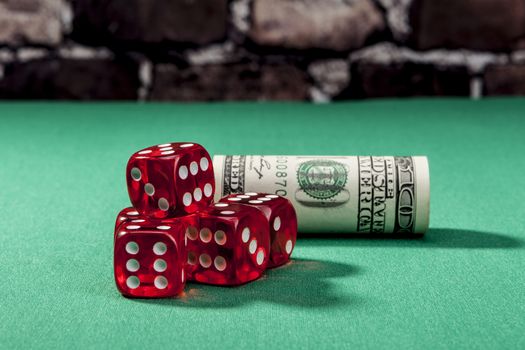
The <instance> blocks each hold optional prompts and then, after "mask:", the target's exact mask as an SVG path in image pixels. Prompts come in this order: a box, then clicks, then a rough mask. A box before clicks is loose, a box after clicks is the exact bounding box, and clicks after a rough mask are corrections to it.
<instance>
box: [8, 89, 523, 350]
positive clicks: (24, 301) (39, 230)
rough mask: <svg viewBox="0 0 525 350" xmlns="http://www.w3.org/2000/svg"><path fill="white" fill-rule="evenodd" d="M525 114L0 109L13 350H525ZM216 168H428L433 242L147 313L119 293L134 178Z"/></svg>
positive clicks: (433, 103)
mask: <svg viewBox="0 0 525 350" xmlns="http://www.w3.org/2000/svg"><path fill="white" fill-rule="evenodd" d="M524 117H525V100H520V99H501V100H483V101H477V102H476V101H467V100H412V101H373V102H354V103H341V104H333V105H317V106H316V105H310V104H249V103H246V104H208V105H204V104H199V105H192V104H187V105H180V104H179V105H173V104H52V103H25V104H18V103H17V104H12V103H3V104H0V140H1V141H0V142H1V147H0V159H1V165H0V183H1V184H2V190H1V192H0V224H1V230H0V244H1V250H0V277H1V286H0V348H27V347H33V348H48V349H49V348H63V349H71V348H74V347H81V348H84V347H91V348H112V349H113V348H154V347H156V348H158V349H160V348H161V346H162V348H170V349H178V348H180V349H199V350H200V349H211V348H226V346H227V347H228V348H260V349H268V348H274V347H275V348H286V349H294V348H298V349H303V348H307V347H309V348H313V347H320V348H338V349H341V348H343V347H346V348H351V349H355V348H356V347H359V348H365V347H366V348H387V349H398V348H403V349H407V348H418V349H421V348H486V349H495V348H506V349H509V348H516V349H517V348H521V349H523V348H524V347H525V246H524V244H525V224H524V223H525V219H524V217H525V200H524V195H525V190H524V188H525V156H524V153H525V152H524V151H525V119H524ZM174 140H183V141H196V142H199V143H201V144H203V145H205V146H206V147H207V148H208V150H209V151H210V152H211V153H212V154H231V153H234V154H239V153H246V154H250V153H251V154H305V153H307V154H320V155H322V154H341V155H346V154H362V155H369V154H376V155H394V154H395V155H418V154H423V155H428V157H429V160H430V168H431V179H432V180H431V189H432V197H431V198H432V199H431V224H430V225H431V229H430V231H429V232H428V233H427V234H426V236H425V237H424V238H423V239H419V240H410V239H367V238H362V239H359V238H348V237H346V238H345V237H343V236H340V237H327V238H324V239H322V238H319V237H316V238H307V237H303V238H301V239H300V240H299V241H298V243H297V247H296V249H295V253H294V257H295V259H294V261H293V263H292V264H291V265H289V266H286V267H283V268H279V269H276V270H273V271H270V272H268V273H267V275H266V276H265V277H264V278H263V279H261V280H259V281H256V282H254V283H251V284H248V285H245V286H242V287H238V288H220V287H212V286H202V285H197V284H189V285H188V286H187V289H186V294H185V296H183V297H182V298H180V299H171V300H133V299H126V298H123V297H122V296H120V295H119V293H118V292H117V290H116V288H115V285H114V282H113V271H112V239H113V236H112V234H113V224H114V220H115V216H116V214H117V212H118V211H119V210H120V209H121V208H124V207H126V206H128V205H129V200H128V198H127V191H126V185H125V177H124V175H125V173H124V169H125V164H126V162H127V159H128V157H129V155H131V154H132V152H134V151H135V150H137V149H140V148H142V147H146V146H149V145H153V144H158V143H164V142H169V141H174Z"/></svg>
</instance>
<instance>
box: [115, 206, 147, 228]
mask: <svg viewBox="0 0 525 350" xmlns="http://www.w3.org/2000/svg"><path fill="white" fill-rule="evenodd" d="M133 221H134V222H135V223H141V222H144V221H145V219H144V218H143V217H141V216H140V214H139V212H138V211H137V209H135V208H131V207H130V208H124V209H122V210H121V211H120V213H118V215H117V220H116V221H115V234H116V233H117V228H118V227H119V226H120V225H122V224H123V223H128V222H133Z"/></svg>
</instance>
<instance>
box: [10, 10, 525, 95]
mask: <svg viewBox="0 0 525 350" xmlns="http://www.w3.org/2000/svg"><path fill="white" fill-rule="evenodd" d="M501 95H525V0H461V1H457V0H441V1H435V0H323V1H319V0H155V1H151V0H0V99H72V100H154V101H157V100H161V101H170V100H171V101H218V100H313V101H318V102H326V101H330V100H343V99H363V98H382V97H411V96H471V97H473V98H481V97H483V96H501Z"/></svg>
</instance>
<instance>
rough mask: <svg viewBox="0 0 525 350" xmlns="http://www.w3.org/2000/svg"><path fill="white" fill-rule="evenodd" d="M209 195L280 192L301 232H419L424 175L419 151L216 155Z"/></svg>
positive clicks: (424, 221) (423, 218) (424, 223)
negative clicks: (415, 153) (405, 153)
mask: <svg viewBox="0 0 525 350" xmlns="http://www.w3.org/2000/svg"><path fill="white" fill-rule="evenodd" d="M213 166H214V170H215V184H216V191H215V200H218V199H220V198H221V197H223V196H226V195H228V194H232V193H246V192H265V193H273V194H277V195H280V196H284V197H286V198H288V199H289V200H290V201H292V203H293V205H294V207H295V210H296V211H297V220H298V224H299V231H300V232H302V233H365V234H366V233H368V234H409V235H410V234H423V233H425V231H426V230H427V229H428V224H429V209H430V208H429V206H430V177H429V169H428V160H427V158H426V157H423V156H414V157H391V156H378V157H376V156H261V155H232V156H226V155H217V156H215V157H213Z"/></svg>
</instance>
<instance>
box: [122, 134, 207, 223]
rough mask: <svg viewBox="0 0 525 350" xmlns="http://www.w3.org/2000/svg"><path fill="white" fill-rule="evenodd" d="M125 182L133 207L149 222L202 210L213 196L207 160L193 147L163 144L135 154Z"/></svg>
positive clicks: (202, 149) (204, 153)
mask: <svg viewBox="0 0 525 350" xmlns="http://www.w3.org/2000/svg"><path fill="white" fill-rule="evenodd" d="M126 179H127V184H128V192H129V197H130V199H131V203H132V204H133V206H134V207H135V208H136V209H137V211H138V212H139V213H140V214H142V215H146V216H150V217H153V218H166V217H172V216H181V215H186V214H189V213H193V212H195V211H197V210H201V209H204V208H206V207H207V206H208V205H209V204H210V203H211V202H212V199H213V194H214V192H215V180H214V175H213V166H212V162H211V159H210V156H209V154H208V152H207V151H206V150H205V149H204V148H203V147H202V146H200V145H198V144H196V143H167V144H162V145H158V146H153V147H149V148H146V149H143V150H141V151H138V152H136V153H135V154H133V155H132V156H131V158H130V159H129V161H128V165H127V168H126Z"/></svg>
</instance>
